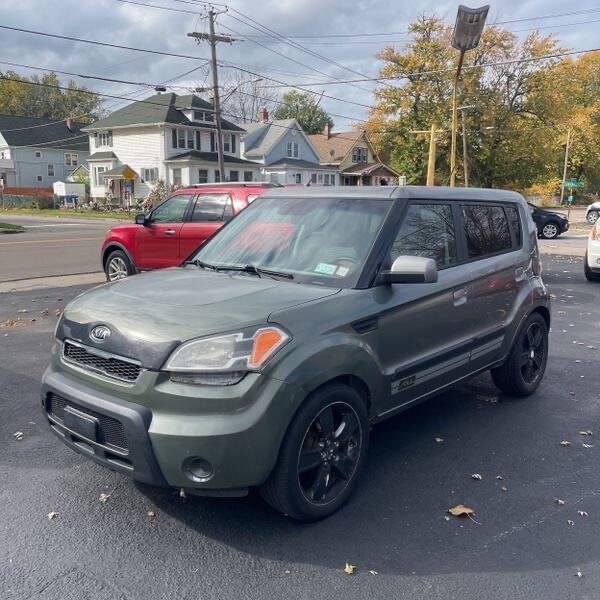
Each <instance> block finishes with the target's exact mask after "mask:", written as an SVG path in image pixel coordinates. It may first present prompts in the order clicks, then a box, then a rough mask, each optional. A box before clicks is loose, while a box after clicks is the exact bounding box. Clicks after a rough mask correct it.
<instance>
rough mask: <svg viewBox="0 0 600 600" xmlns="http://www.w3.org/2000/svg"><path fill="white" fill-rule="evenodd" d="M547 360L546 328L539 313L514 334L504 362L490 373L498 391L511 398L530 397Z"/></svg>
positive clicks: (530, 317)
mask: <svg viewBox="0 0 600 600" xmlns="http://www.w3.org/2000/svg"><path fill="white" fill-rule="evenodd" d="M547 360H548V326H547V325H546V321H545V319H544V317H542V315H541V314H539V313H537V312H534V313H533V314H531V315H530V316H529V317H528V318H527V320H526V321H525V323H524V324H523V326H522V327H521V329H520V330H519V332H518V334H517V338H516V340H515V343H514V345H513V348H512V350H511V352H510V354H509V355H508V359H507V360H506V362H505V363H504V364H503V365H501V366H500V367H497V368H496V369H492V370H491V374H492V379H493V380H494V383H495V384H496V386H497V387H498V388H500V389H501V390H502V391H503V392H504V393H505V394H508V395H510V396H518V397H523V396H530V395H531V394H533V393H534V392H535V391H536V390H537V388H538V386H539V385H540V383H541V381H542V379H543V377H544V372H545V371H546V363H547Z"/></svg>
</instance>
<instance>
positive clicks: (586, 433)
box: [579, 431, 590, 435]
mask: <svg viewBox="0 0 600 600" xmlns="http://www.w3.org/2000/svg"><path fill="white" fill-rule="evenodd" d="M579 435H590V432H589V431H580V432H579Z"/></svg>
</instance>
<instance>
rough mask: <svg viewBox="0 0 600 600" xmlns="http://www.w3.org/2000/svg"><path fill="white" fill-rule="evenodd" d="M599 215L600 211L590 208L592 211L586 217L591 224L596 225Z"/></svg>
mask: <svg viewBox="0 0 600 600" xmlns="http://www.w3.org/2000/svg"><path fill="white" fill-rule="evenodd" d="M598 217H600V211H597V210H590V212H589V213H588V214H587V216H586V219H587V222H588V223H590V224H591V225H594V224H595V223H596V221H597V220H598Z"/></svg>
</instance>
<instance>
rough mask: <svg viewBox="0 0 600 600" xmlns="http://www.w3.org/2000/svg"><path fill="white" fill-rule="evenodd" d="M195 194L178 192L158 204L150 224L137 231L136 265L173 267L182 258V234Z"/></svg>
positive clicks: (143, 266) (140, 266) (145, 267)
mask: <svg viewBox="0 0 600 600" xmlns="http://www.w3.org/2000/svg"><path fill="white" fill-rule="evenodd" d="M193 198H194V194H177V195H175V196H171V197H170V198H168V199H167V200H165V202H163V203H162V204H160V205H159V206H157V207H156V208H155V209H154V210H153V211H152V212H151V213H150V219H149V222H148V224H147V225H144V226H140V227H139V228H138V231H137V234H136V256H135V262H136V266H137V267H138V268H140V269H161V268H164V267H172V266H174V265H177V264H179V262H180V261H181V254H180V235H181V228H182V227H183V220H184V217H185V214H186V212H187V210H188V207H189V205H190V202H191V201H192V199H193Z"/></svg>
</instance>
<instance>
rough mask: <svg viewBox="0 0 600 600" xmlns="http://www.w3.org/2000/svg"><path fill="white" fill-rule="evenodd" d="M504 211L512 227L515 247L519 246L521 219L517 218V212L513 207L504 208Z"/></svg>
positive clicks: (520, 240)
mask: <svg viewBox="0 0 600 600" xmlns="http://www.w3.org/2000/svg"><path fill="white" fill-rule="evenodd" d="M504 210H505V211H506V214H507V215H508V220H509V222H510V225H511V227H512V230H513V233H514V234H515V241H516V243H517V246H520V245H521V243H522V241H523V238H522V237H521V235H522V234H521V219H520V218H519V211H518V209H517V208H516V207H515V206H505V207H504Z"/></svg>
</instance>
